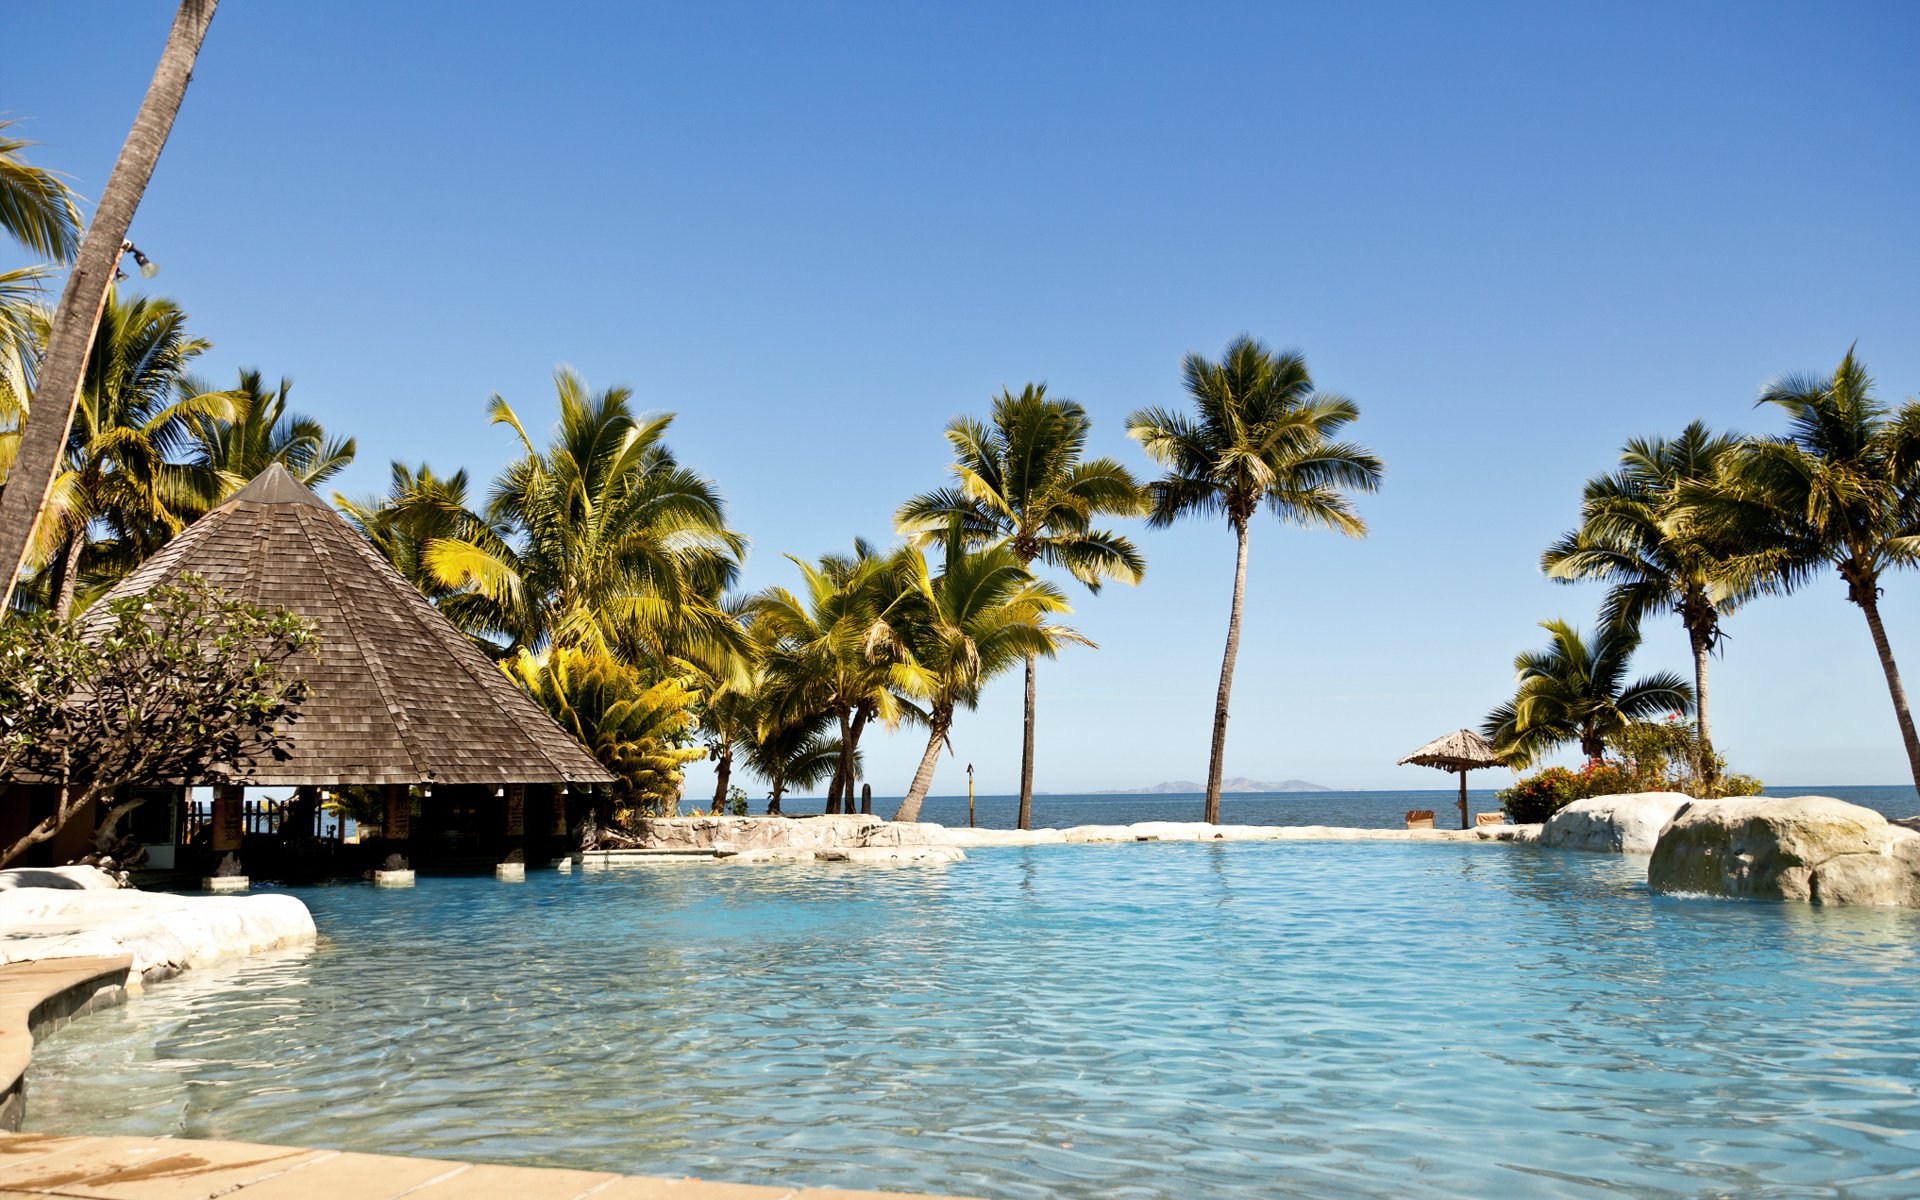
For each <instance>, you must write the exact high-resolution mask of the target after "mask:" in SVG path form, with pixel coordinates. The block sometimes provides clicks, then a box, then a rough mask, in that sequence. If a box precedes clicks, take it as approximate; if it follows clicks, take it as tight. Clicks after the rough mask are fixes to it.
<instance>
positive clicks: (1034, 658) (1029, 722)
mask: <svg viewBox="0 0 1920 1200" xmlns="http://www.w3.org/2000/svg"><path fill="white" fill-rule="evenodd" d="M1038 662H1039V656H1038V655H1035V654H1033V653H1031V652H1029V653H1028V655H1027V715H1026V724H1025V725H1024V726H1023V731H1022V736H1021V740H1020V826H1019V827H1020V828H1021V829H1032V828H1033V710H1034V687H1033V676H1034V670H1035V667H1036V665H1037V664H1038Z"/></svg>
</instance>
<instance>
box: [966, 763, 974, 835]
mask: <svg viewBox="0 0 1920 1200" xmlns="http://www.w3.org/2000/svg"><path fill="white" fill-rule="evenodd" d="M967 828H968V829H972V828H973V764H972V763H968V764H967Z"/></svg>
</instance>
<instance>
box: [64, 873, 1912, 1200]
mask: <svg viewBox="0 0 1920 1200" xmlns="http://www.w3.org/2000/svg"><path fill="white" fill-rule="evenodd" d="M1644 862H1645V860H1644V859H1631V858H1629V859H1621V858H1617V857H1611V856H1600V855H1581V854H1574V853H1559V854H1556V853H1553V852H1546V851H1538V850H1533V849H1529V848H1516V847H1510V846H1493V845H1469V846H1457V845H1418V844H1339V843H1325V844H1299V843H1295V844H1260V843H1238V844H1225V845H1213V846H1208V845H1189V844H1148V845H1142V844H1131V845H1119V846H1049V847H1033V848H1026V849H997V850H982V851H975V852H973V853H972V854H971V856H970V858H969V860H968V861H967V862H965V863H963V864H959V865H956V866H953V867H950V868H945V869H881V868H865V869H863V868H857V867H807V868H802V867H771V866H769V867H713V866H688V867H677V868H674V867H653V868H642V869H630V870H627V871H622V872H612V873H604V874H585V875H558V874H555V873H551V872H544V873H535V874H533V875H532V876H530V877H529V880H528V882H527V883H526V884H524V885H520V886H515V885H510V884H499V883H495V882H494V881H492V880H490V879H448V880H440V879H429V880H423V881H422V882H421V885H420V886H419V888H417V889H415V890H413V891H399V892H389V891H375V890H374V889H372V888H371V887H367V886H364V885H360V886H338V887H331V888H315V889H306V890H302V891H300V892H299V893H298V894H299V895H300V896H301V898H302V899H304V900H306V902H307V903H308V904H309V905H311V906H312V908H313V910H314V914H315V917H316V918H317V919H318V921H319V924H320V928H321V930H322V931H323V934H324V935H325V941H324V944H323V945H322V946H321V947H320V948H318V949H316V950H314V951H311V952H308V953H298V954H290V955H286V956H283V957H280V958H277V959H275V960H272V961H266V962H255V963H250V964H245V965H240V966H237V967H231V968H223V969H219V970H215V971H209V972H204V973H196V974H193V975H189V976H186V977H183V978H182V979H180V980H177V981H174V982H170V983H167V984H164V985H161V986H159V987H156V988H155V989H153V990H152V991H151V992H149V993H148V994H147V995H146V996H145V997H144V998H142V999H140V1000H138V1001H137V1002H135V1003H134V1004H132V1005H131V1006H129V1007H127V1008H124V1009H120V1010H115V1011H111V1012H107V1013H103V1014H99V1015H96V1016H90V1017H87V1018H85V1019H84V1020H81V1021H78V1022H75V1023H74V1024H72V1025H69V1026H67V1027H66V1028H65V1029H63V1030H61V1031H59V1032H57V1033H55V1034H53V1035H52V1036H51V1037H49V1038H48V1039H47V1040H46V1041H45V1042H44V1043H42V1045H41V1047H40V1048H39V1050H38V1052H37V1055H36V1058H35V1061H34V1066H33V1072H32V1077H31V1081H30V1088H29V1092H28V1096H29V1107H28V1119H29V1126H30V1127H31V1128H36V1129H47V1130H63V1131H69V1132H90V1133H138V1134H168V1133H171V1134H181V1135H187V1136H195V1137H220V1138H235V1139H249V1140H257V1141H267V1142H285V1143H292V1144H305V1145H315V1146H328V1147H341V1148H347V1149H355V1150H367V1151H384V1152H400V1153H420V1154H436V1155H443V1156H450V1157H457V1158H472V1159H485V1160H494V1161H500V1162H518V1163H533V1164H546V1165H566V1166H576V1167H595V1168H606V1169H612V1170H620V1171H628V1172H635V1173H646V1174H662V1175H680V1174H693V1175H700V1176H705V1177H709V1178H719V1179H728V1180H735V1181H739V1182H745V1183H773V1182H784V1183H807V1184H814V1185H838V1186H844V1187H863V1188H891V1189H903V1190H920V1191H932V1192H946V1193H956V1194H963V1195H977V1196H987V1197H1056V1196H1059V1197H1088V1198H1091V1197H1128V1198H1143V1200H1144V1198H1149V1197H1154V1198H1160V1197H1164V1198H1169V1200H1171V1198H1179V1200H1190V1198H1193V1197H1215V1196H1219V1197H1253V1196H1278V1195H1303V1196H1326V1195H1354V1196H1407V1195H1451V1196H1585V1195H1599V1194H1602V1193H1612V1194H1616V1195H1620V1194H1625V1195H1633V1196H1702V1195H1742V1196H1754V1195H1776V1196H1784V1195H1794V1196H1804V1195H1822V1196H1887V1197H1896V1196H1898V1197H1906V1196H1912V1195H1915V1194H1920V1098H1917V1097H1916V1094H1915V1089H1916V1081H1920V954H1917V953H1916V951H1917V950H1920V915H1916V914H1910V913H1893V912H1879V911H1867V910H1854V911H1847V910H1837V909H1818V908H1810V907H1793V906H1783V905H1769V904H1738V903H1727V902H1714V901H1704V900H1678V899H1665V898H1656V897H1654V896H1652V895H1650V894H1649V893H1648V891H1647V889H1646V887H1645V884H1644V882H1643V880H1642V872H1643V870H1644Z"/></svg>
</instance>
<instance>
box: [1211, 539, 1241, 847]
mask: <svg viewBox="0 0 1920 1200" xmlns="http://www.w3.org/2000/svg"><path fill="white" fill-rule="evenodd" d="M1233 533H1234V537H1235V539H1236V540H1237V542H1238V543H1239V548H1238V550H1237V551H1236V552H1235V557H1234V563H1233V610H1232V614H1231V615H1230V616H1229V617H1228V618H1227V652H1226V654H1225V655H1224V656H1223V657H1222V658H1221V660H1220V694H1219V696H1218V697H1217V698H1216V699H1215V700H1214V703H1213V753H1212V755H1211V756H1210V757H1209V758H1208V760H1207V811H1206V818H1205V819H1206V821H1207V823H1208V824H1210V825H1218V824H1219V823H1220V781H1221V775H1222V772H1223V771H1224V769H1225V767H1226V760H1227V701H1228V700H1229V699H1230V698H1231V697H1232V695H1233V664H1234V660H1235V659H1237V658H1239V657H1240V611H1241V608H1242V606H1243V605H1244V604H1245V602H1246V597H1247V522H1246V519H1245V518H1244V517H1243V518H1239V519H1237V520H1235V521H1234V523H1233Z"/></svg>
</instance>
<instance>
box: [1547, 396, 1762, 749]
mask: <svg viewBox="0 0 1920 1200" xmlns="http://www.w3.org/2000/svg"><path fill="white" fill-rule="evenodd" d="M1740 444H1741V442H1740V439H1739V438H1737V437H1733V436H1729V435H1725V434H1721V435H1715V434H1713V433H1711V432H1710V431H1709V430H1708V429H1707V427H1706V426H1705V425H1704V424H1702V423H1700V422H1698V421H1695V422H1693V423H1692V424H1690V425H1688V426H1687V427H1686V429H1685V430H1683V431H1682V432H1681V434H1680V436H1679V437H1677V438H1671V439H1669V438H1659V437H1655V438H1635V439H1633V440H1631V441H1629V442H1628V443H1627V444H1626V446H1625V447H1624V448H1623V449H1622V450H1621V453H1620V467H1619V469H1618V470H1617V471H1614V472H1612V473H1610V474H1607V475H1602V476H1600V477H1598V478H1596V479H1594V480H1592V481H1590V482H1589V483H1588V484H1587V486H1586V490H1585V494H1584V496H1583V498H1582V503H1581V509H1580V526H1579V528H1577V529H1575V530H1573V531H1572V532H1570V533H1568V534H1566V535H1565V536H1563V537H1561V538H1560V539H1559V540H1558V541H1556V542H1554V544H1553V545H1552V546H1549V547H1548V548H1547V551H1546V553H1545V554H1544V555H1542V556H1541V567H1542V569H1544V570H1545V571H1546V572H1547V574H1548V575H1549V576H1550V577H1552V578H1554V579H1560V580H1568V581H1571V580H1580V579H1593V580H1600V581H1603V582H1606V583H1608V584H1610V585H1612V586H1611V587H1610V588H1609V590H1608V592H1607V598H1606V602H1605V604H1604V605H1603V607H1602V609H1601V619H1602V620H1603V621H1605V622H1606V623H1608V624H1610V625H1620V626H1624V627H1626V628H1629V629H1633V630H1636V631H1637V630H1639V629H1640V627H1641V625H1642V623H1643V622H1645V621H1646V620H1647V619H1648V618H1649V617H1652V616H1655V615H1657V614H1661V613H1673V614H1675V615H1676V616H1678V617H1679V619H1680V624H1681V627H1682V628H1683V629H1685V630H1686V633H1687V640H1688V647H1689V649H1690V651H1691V652H1692V659H1693V695H1694V706H1695V715H1696V721H1697V725H1696V729H1697V732H1698V744H1697V745H1696V746H1695V748H1694V751H1693V758H1694V760H1695V762H1696V764H1698V766H1699V768H1700V770H1701V771H1702V772H1703V773H1706V774H1711V772H1712V770H1713V763H1714V761H1715V758H1716V755H1715V754H1714V751H1713V739H1712V733H1711V730H1710V727H1709V723H1708V705H1707V697H1708V690H1707V660H1708V658H1709V656H1710V655H1712V654H1713V653H1714V651H1715V650H1717V649H1718V648H1719V647H1720V644H1721V638H1722V630H1721V620H1722V618H1724V617H1725V616H1727V615H1728V614H1730V613H1731V612H1733V611H1734V609H1736V608H1737V607H1739V606H1740V605H1741V604H1742V603H1744V602H1746V601H1748V600H1750V599H1752V598H1753V597H1754V596H1755V595H1757V594H1759V593H1760V592H1762V591H1764V590H1766V589H1767V587H1768V584H1769V572H1768V568H1769V566H1770V564H1771V562H1772V561H1773V559H1772V557H1771V556H1770V555H1768V554H1766V553H1764V552H1762V551H1760V550H1759V549H1758V548H1755V547H1750V546H1749V545H1747V544H1746V540H1745V539H1739V538H1730V537H1727V536H1724V535H1722V536H1715V532H1716V531H1715V529H1714V527H1713V526H1711V525H1709V524H1705V523H1703V522H1701V521H1698V520H1695V519H1694V514H1693V511H1692V507H1691V500H1692V497H1693V496H1694V494H1696V493H1697V492H1698V490H1699V489H1701V488H1703V487H1712V486H1713V485H1714V483H1715V481H1716V480H1717V479H1718V478H1719V477H1720V475H1721V473H1722V472H1723V471H1724V470H1725V469H1726V467H1727V465H1728V463H1729V462H1730V461H1731V460H1732V457H1733V455H1734V453H1735V451H1736V450H1737V449H1738V447H1739V446H1740Z"/></svg>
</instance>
